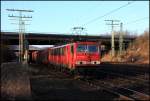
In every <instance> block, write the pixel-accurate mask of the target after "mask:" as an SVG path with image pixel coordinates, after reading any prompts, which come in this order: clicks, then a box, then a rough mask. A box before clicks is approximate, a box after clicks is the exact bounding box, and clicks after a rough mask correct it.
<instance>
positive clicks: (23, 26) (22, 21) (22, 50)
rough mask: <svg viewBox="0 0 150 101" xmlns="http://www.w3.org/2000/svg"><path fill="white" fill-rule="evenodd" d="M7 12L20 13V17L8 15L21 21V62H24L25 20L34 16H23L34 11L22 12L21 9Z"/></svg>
mask: <svg viewBox="0 0 150 101" xmlns="http://www.w3.org/2000/svg"><path fill="white" fill-rule="evenodd" d="M6 10H7V11H13V12H14V11H16V12H19V16H14V15H8V17H13V18H18V20H19V62H21V63H22V62H23V56H24V37H23V36H24V33H25V23H24V21H27V20H23V18H32V16H30V17H29V16H22V13H23V12H33V10H20V9H6Z"/></svg>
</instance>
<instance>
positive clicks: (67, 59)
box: [49, 42, 101, 70]
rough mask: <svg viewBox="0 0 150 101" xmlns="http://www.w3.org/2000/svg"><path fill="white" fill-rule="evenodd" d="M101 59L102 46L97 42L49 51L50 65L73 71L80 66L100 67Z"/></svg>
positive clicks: (81, 43) (77, 43)
mask: <svg viewBox="0 0 150 101" xmlns="http://www.w3.org/2000/svg"><path fill="white" fill-rule="evenodd" d="M100 59H101V57H100V45H99V44H97V43H96V42H75V43H71V44H67V45H63V46H57V47H53V48H51V50H50V51H49V63H52V64H55V65H60V66H63V67H67V68H69V69H71V70H73V69H76V68H78V67H79V66H98V65H99V64H100V63H101V60H100Z"/></svg>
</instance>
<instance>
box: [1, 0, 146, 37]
mask: <svg viewBox="0 0 150 101" xmlns="http://www.w3.org/2000/svg"><path fill="white" fill-rule="evenodd" d="M127 3H128V1H1V30H2V31H17V29H18V26H17V25H12V24H11V23H16V21H12V20H8V19H9V18H8V14H12V13H13V15H18V13H16V12H9V11H6V9H7V8H9V9H11V8H15V9H31V10H34V12H33V13H23V14H24V15H26V16H32V17H33V18H32V21H30V22H26V23H28V24H30V25H27V26H26V31H27V32H44V33H59V34H62V33H66V34H70V33H72V30H71V28H73V27H76V26H82V25H83V24H85V23H87V22H89V21H91V20H93V19H95V18H97V17H99V16H103V15H104V14H106V13H108V12H110V11H112V10H114V9H116V8H119V7H121V6H123V5H125V4H127ZM145 17H147V18H145ZM142 18H144V19H143V20H139V21H136V22H134V21H135V20H138V19H142ZM107 19H116V20H120V21H121V22H123V30H128V31H131V32H132V33H138V34H141V33H142V32H144V30H146V29H149V1H134V2H133V3H132V4H130V5H128V6H126V7H124V8H122V9H120V10H118V11H116V12H114V13H111V14H109V15H107V16H105V17H103V18H101V19H99V20H96V21H94V22H92V23H89V24H87V25H85V26H84V27H85V28H86V32H87V33H88V34H90V35H101V34H104V33H109V32H110V31H111V27H110V26H108V25H106V22H105V21H104V20H107ZM126 23H128V24H126ZM115 30H116V31H118V30H119V27H115Z"/></svg>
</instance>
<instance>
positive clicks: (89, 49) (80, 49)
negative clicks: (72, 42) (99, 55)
mask: <svg viewBox="0 0 150 101" xmlns="http://www.w3.org/2000/svg"><path fill="white" fill-rule="evenodd" d="M77 51H78V52H90V53H91V52H98V46H96V45H78V47H77Z"/></svg>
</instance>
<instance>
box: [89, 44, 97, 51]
mask: <svg viewBox="0 0 150 101" xmlns="http://www.w3.org/2000/svg"><path fill="white" fill-rule="evenodd" d="M88 52H98V46H96V45H88Z"/></svg>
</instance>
